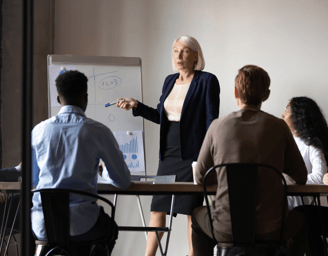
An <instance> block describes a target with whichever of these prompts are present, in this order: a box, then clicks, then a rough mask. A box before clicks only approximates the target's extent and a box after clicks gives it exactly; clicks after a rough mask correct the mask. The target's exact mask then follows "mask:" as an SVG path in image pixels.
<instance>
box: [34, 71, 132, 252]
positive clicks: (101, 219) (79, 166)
mask: <svg viewBox="0 0 328 256" xmlns="http://www.w3.org/2000/svg"><path fill="white" fill-rule="evenodd" d="M87 81H88V79H87V77H86V76H85V75H84V74H82V73H80V72H78V71H67V72H65V73H63V74H61V75H59V76H58V78H57V79H56V87H57V91H58V97H57V99H58V102H59V103H60V104H61V109H60V111H59V113H58V115H56V116H54V117H51V118H49V119H48V120H46V121H43V122H41V123H39V124H38V125H37V126H35V128H34V129H33V131H32V148H33V150H35V155H36V161H37V165H38V167H39V168H40V174H39V183H38V185H37V187H36V189H44V188H59V189H60V188H62V189H74V190H81V191H85V192H89V193H93V194H97V179H98V165H99V161H100V159H102V160H103V162H104V163H105V165H106V168H105V169H104V172H103V173H102V177H103V178H105V179H106V180H108V181H109V183H111V184H112V185H114V186H116V187H118V188H121V189H126V188H128V187H129V186H130V183H131V176H130V172H129V169H128V167H127V166H126V164H125V162H124V159H123V154H122V153H121V151H120V149H119V146H118V143H117V141H116V140H115V138H114V136H113V134H112V132H111V131H110V129H109V128H108V127H106V126H105V125H103V124H101V123H99V122H96V121H94V120H92V119H90V118H87V117H86V116H85V114H84V112H85V110H86V107H87V103H88V94H87ZM33 171H34V170H33ZM78 198H80V196H74V199H71V201H70V214H71V215H70V223H71V226H70V234H71V236H76V239H79V240H88V239H90V240H91V239H92V240H94V239H98V238H103V237H109V236H110V234H111V232H109V231H110V228H112V229H116V230H115V233H116V234H115V235H116V237H115V239H116V238H117V233H118V231H117V226H116V227H110V226H109V224H110V217H109V216H108V215H107V214H106V213H105V212H104V210H103V208H102V207H100V206H98V205H97V204H95V202H94V200H91V199H89V200H86V199H85V198H84V199H83V202H82V203H81V199H80V200H79V199H78ZM32 200H33V207H32V210H31V219H32V229H33V232H34V234H35V235H36V237H37V239H39V240H46V233H45V228H44V217H43V211H42V204H41V198H40V193H35V194H34V195H33V199H32ZM76 201H79V202H76ZM114 243H115V242H114ZM114 243H112V244H110V245H108V247H109V251H110V252H111V250H112V249H113V246H114Z"/></svg>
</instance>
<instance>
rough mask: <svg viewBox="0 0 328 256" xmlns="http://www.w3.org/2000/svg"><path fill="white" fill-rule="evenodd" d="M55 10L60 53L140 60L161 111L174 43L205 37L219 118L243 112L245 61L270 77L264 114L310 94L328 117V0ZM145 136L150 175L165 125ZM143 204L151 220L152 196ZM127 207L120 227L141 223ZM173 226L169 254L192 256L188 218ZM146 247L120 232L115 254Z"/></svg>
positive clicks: (147, 90) (103, 4)
mask: <svg viewBox="0 0 328 256" xmlns="http://www.w3.org/2000/svg"><path fill="white" fill-rule="evenodd" d="M55 5H56V9H55V10H56V15H55V53H56V54H66V53H69V54H81V55H101V56H129V57H141V59H142V65H143V72H142V75H143V95H144V103H146V104H148V105H150V106H153V107H155V106H156V104H157V103H158V99H159V96H160V94H161V88H162V85H163V81H164V79H165V77H166V76H167V75H168V74H171V73H172V68H171V46H172V42H173V41H174V39H175V38H177V37H178V36H181V35H185V34H187V35H191V36H194V37H195V38H197V39H198V40H199V43H200V44H201V46H202V48H203V52H204V55H205V59H206V67H205V70H206V71H209V72H212V73H214V74H215V75H216V76H217V77H218V79H219V81H220V85H221V112H220V116H224V115H226V114H228V113H230V112H231V111H234V110H236V109H237V106H236V104H235V100H234V97H233V85H234V77H235V76H236V74H237V70H238V69H239V68H241V67H242V66H244V65H246V64H255V65H259V66H260V67H262V68H264V69H265V70H267V71H268V73H269V75H270V77H271V81H272V84H271V96H270V98H269V99H268V101H267V102H265V103H264V105H263V110H264V111H267V112H269V113H271V114H273V115H275V116H277V117H280V116H281V114H282V113H283V112H284V109H285V107H286V105H287V103H288V100H289V99H290V98H291V97H294V96H302V95H306V96H309V97H312V98H313V99H314V100H316V101H317V103H318V104H319V105H320V106H321V107H322V109H323V111H324V112H325V113H328V101H326V95H327V94H328V89H327V88H328V82H327V78H326V77H327V75H326V74H327V71H326V68H327V67H328V48H327V45H328V2H327V1H323V0H288V1H286V0H275V1H269V0H221V1H217V0H207V1H202V2H200V1H198V0H189V1H181V0H165V1H160V0H153V1H151V0H120V1H114V0H111V1H108V0H84V1H78V0H69V1H67V0H57V1H56V2H55ZM122 96H128V93H127V95H122ZM145 133H146V145H145V146H146V161H147V171H148V174H155V173H156V170H157V164H158V147H159V127H158V126H157V125H155V124H152V123H150V122H148V121H145ZM143 201H144V205H145V208H146V210H145V212H146V213H147V216H146V217H147V218H148V217H149V213H148V209H149V205H150V199H149V198H147V197H144V198H143ZM121 202H122V203H121V204H120V205H119V207H118V213H119V214H118V215H119V218H118V222H119V224H121V225H122V224H123V223H125V222H126V221H128V223H135V224H136V225H139V224H140V220H139V216H138V209H137V203H136V200H135V198H130V199H125V198H124V199H122V201H121ZM123 204H124V205H123ZM173 224H174V226H173V234H172V240H171V242H170V248H169V255H173V256H175V255H177V256H178V255H179V256H181V255H187V254H188V243H187V236H186V218H184V217H181V216H178V217H177V218H176V219H175V220H174V223H173ZM144 250H145V238H144V235H143V234H141V233H121V234H120V236H119V239H118V242H117V244H116V247H115V249H114V254H113V255H143V253H144ZM158 255H159V254H158Z"/></svg>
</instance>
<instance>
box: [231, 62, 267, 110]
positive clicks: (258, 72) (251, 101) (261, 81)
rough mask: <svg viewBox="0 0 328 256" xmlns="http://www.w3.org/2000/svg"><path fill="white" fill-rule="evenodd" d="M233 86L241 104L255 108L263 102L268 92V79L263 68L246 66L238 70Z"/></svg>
mask: <svg viewBox="0 0 328 256" xmlns="http://www.w3.org/2000/svg"><path fill="white" fill-rule="evenodd" d="M235 84H236V88H237V91H238V94H239V98H240V100H241V102H242V103H244V104H246V105H250V106H257V105H259V104H260V103H261V102H262V101H263V98H264V97H265V95H266V93H267V92H268V90H269V86H270V77H269V75H268V73H267V72H266V71H265V70H264V69H263V68H260V67H258V66H255V65H246V66H244V67H242V68H241V69H239V70H238V75H237V76H236V79H235Z"/></svg>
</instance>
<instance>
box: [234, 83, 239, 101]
mask: <svg viewBox="0 0 328 256" xmlns="http://www.w3.org/2000/svg"><path fill="white" fill-rule="evenodd" d="M234 88H235V98H236V99H238V98H239V93H238V90H237V87H236V86H235V87H234Z"/></svg>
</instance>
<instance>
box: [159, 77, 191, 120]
mask: <svg viewBox="0 0 328 256" xmlns="http://www.w3.org/2000/svg"><path fill="white" fill-rule="evenodd" d="M189 86H190V83H189V84H182V85H179V84H174V86H173V88H172V90H171V92H170V94H169V95H168V96H167V98H166V99H165V101H164V110H165V114H166V116H167V119H168V120H169V121H176V122H179V121H180V117H181V112H182V107H183V102H184V100H185V98H186V95H187V92H188V89H189Z"/></svg>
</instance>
